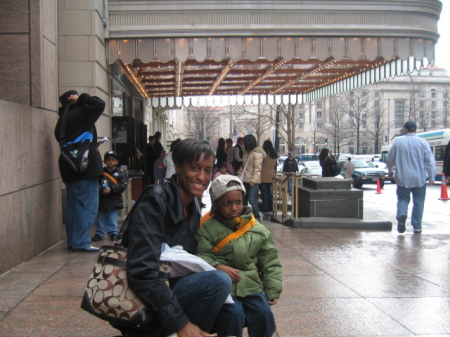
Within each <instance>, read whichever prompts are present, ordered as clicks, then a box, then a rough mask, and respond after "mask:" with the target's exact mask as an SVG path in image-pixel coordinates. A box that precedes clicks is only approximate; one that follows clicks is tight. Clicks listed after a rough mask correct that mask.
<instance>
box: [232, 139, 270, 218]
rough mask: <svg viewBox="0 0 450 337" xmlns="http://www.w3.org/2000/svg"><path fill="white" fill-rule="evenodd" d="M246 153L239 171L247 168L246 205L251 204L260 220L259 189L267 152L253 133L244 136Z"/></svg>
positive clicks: (245, 178)
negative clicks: (258, 143) (257, 141)
mask: <svg viewBox="0 0 450 337" xmlns="http://www.w3.org/2000/svg"><path fill="white" fill-rule="evenodd" d="M244 148H245V153H244V156H243V157H242V166H241V168H240V170H239V173H241V172H242V170H244V169H245V172H244V186H245V189H246V191H247V193H246V196H248V197H245V196H244V205H245V206H247V204H250V206H252V209H253V214H254V215H255V218H256V219H257V220H258V221H260V220H261V215H260V214H259V207H258V190H259V184H261V169H262V162H263V160H264V158H265V157H266V153H265V152H264V150H263V149H262V147H258V146H257V143H256V138H255V136H253V135H247V136H245V137H244Z"/></svg>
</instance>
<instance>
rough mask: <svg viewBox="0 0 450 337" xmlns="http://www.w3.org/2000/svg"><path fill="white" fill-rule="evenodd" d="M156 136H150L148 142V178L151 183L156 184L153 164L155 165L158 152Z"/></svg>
mask: <svg viewBox="0 0 450 337" xmlns="http://www.w3.org/2000/svg"><path fill="white" fill-rule="evenodd" d="M154 145H155V136H150V137H148V143H147V180H148V183H149V184H154V183H155V179H154V178H153V166H154V165H155V160H156V152H155V146H154Z"/></svg>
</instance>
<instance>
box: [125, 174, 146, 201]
mask: <svg viewBox="0 0 450 337" xmlns="http://www.w3.org/2000/svg"><path fill="white" fill-rule="evenodd" d="M128 178H129V179H130V182H131V199H133V200H134V201H136V200H137V199H138V198H139V196H140V195H141V193H142V190H143V189H144V172H142V171H136V170H128Z"/></svg>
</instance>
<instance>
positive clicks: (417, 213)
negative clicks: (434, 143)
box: [386, 121, 436, 234]
mask: <svg viewBox="0 0 450 337" xmlns="http://www.w3.org/2000/svg"><path fill="white" fill-rule="evenodd" d="M416 129H417V125H416V123H414V122H412V121H409V122H406V123H405V125H404V126H403V130H404V133H405V136H404V137H402V138H397V139H396V140H395V142H394V145H393V146H392V148H391V150H390V151H389V154H388V157H387V159H386V165H387V168H388V170H389V177H391V178H392V177H393V175H394V174H393V169H392V167H393V166H394V165H395V166H396V169H395V181H396V183H397V221H398V226H397V230H398V232H399V233H404V232H405V230H406V228H405V222H406V218H407V215H408V205H409V201H410V195H411V194H412V197H413V209H412V214H411V225H412V226H413V228H414V233H416V234H420V233H422V216H423V207H424V203H425V194H426V188H427V184H426V183H427V179H428V181H429V182H428V185H430V186H431V185H433V184H434V172H435V165H436V163H435V160H434V157H433V153H432V152H431V148H430V146H429V145H428V143H427V142H426V141H425V140H424V139H422V138H419V137H418V136H417V135H416Z"/></svg>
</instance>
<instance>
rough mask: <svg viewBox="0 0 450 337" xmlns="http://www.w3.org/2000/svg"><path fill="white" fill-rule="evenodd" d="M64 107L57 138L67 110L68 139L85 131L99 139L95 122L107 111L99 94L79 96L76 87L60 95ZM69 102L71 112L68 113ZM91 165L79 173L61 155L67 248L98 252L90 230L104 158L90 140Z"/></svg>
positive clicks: (60, 113) (60, 165)
mask: <svg viewBox="0 0 450 337" xmlns="http://www.w3.org/2000/svg"><path fill="white" fill-rule="evenodd" d="M59 101H60V102H61V107H60V108H59V110H58V115H59V118H58V122H57V123H56V127H55V137H56V139H57V140H59V137H60V132H61V123H62V118H63V115H64V114H65V113H67V114H68V115H67V122H66V130H65V138H66V140H67V141H68V142H71V141H72V142H73V141H74V140H75V139H77V138H78V137H79V136H80V135H81V134H82V133H84V132H86V131H89V132H91V133H92V135H93V139H95V140H96V139H97V129H96V128H95V122H96V121H97V120H98V119H99V118H100V116H101V115H102V113H103V111H104V110H105V101H103V100H102V99H101V98H99V97H96V96H90V95H89V94H86V93H83V94H81V95H78V93H77V92H76V91H75V90H70V91H67V92H65V93H64V94H62V95H61V96H60V97H59ZM67 105H68V111H67V112H65V110H66V106H67ZM88 159H89V165H88V167H87V169H86V170H85V171H84V172H81V173H78V172H75V170H73V169H72V168H71V167H70V166H69V164H67V163H66V161H65V160H64V159H63V158H62V156H60V157H59V170H60V172H61V178H62V180H63V182H64V183H65V185H66V192H67V206H66V213H65V223H66V234H67V247H68V249H69V250H71V251H74V252H98V251H99V249H98V248H96V247H93V246H92V241H91V237H90V235H89V232H90V230H91V228H92V225H93V224H94V221H95V217H96V215H97V211H98V204H99V193H98V182H99V178H100V176H101V175H103V167H102V158H101V156H100V153H99V151H98V146H97V142H94V141H93V142H91V144H90V149H89V155H88Z"/></svg>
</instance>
